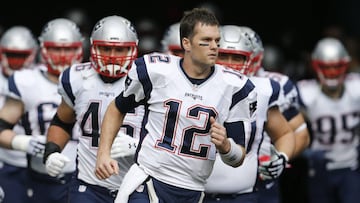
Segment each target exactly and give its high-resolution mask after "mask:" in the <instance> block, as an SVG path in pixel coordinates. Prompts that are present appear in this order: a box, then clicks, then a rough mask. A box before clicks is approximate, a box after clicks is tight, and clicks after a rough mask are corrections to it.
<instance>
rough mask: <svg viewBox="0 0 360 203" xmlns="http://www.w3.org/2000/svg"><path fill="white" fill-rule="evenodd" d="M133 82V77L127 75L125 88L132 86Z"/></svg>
mask: <svg viewBox="0 0 360 203" xmlns="http://www.w3.org/2000/svg"><path fill="white" fill-rule="evenodd" d="M131 82H132V79H131V78H130V77H129V76H127V77H126V80H125V90H127V89H128V87H129V86H130V84H131Z"/></svg>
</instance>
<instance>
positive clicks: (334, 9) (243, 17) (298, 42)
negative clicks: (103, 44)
mask: <svg viewBox="0 0 360 203" xmlns="http://www.w3.org/2000/svg"><path fill="white" fill-rule="evenodd" d="M43 1H44V3H39V2H33V1H26V2H18V1H13V2H7V4H8V5H7V6H5V5H4V4H2V6H1V9H0V25H1V26H3V27H5V28H7V27H9V26H12V25H15V24H22V25H26V26H28V27H30V28H31V29H32V30H33V32H34V34H35V35H36V36H38V35H39V34H40V30H41V28H42V26H43V25H44V24H45V23H46V22H47V21H49V20H51V19H53V18H55V17H62V16H64V14H65V13H66V11H68V10H69V9H71V8H82V9H84V10H85V11H86V13H87V14H88V17H89V19H88V22H89V25H90V27H92V26H93V25H94V24H95V22H96V21H97V20H99V19H100V18H102V17H105V16H107V15H113V14H117V15H122V16H124V17H127V18H128V19H129V20H131V21H133V22H134V24H136V22H137V21H139V20H140V19H143V18H150V19H153V20H155V21H156V22H157V24H158V31H159V33H161V34H162V32H163V31H164V29H165V28H166V27H167V26H168V25H170V24H171V23H174V22H176V21H179V20H180V18H181V16H182V13H183V11H184V10H189V9H191V8H193V7H195V6H198V5H200V4H203V3H205V2H211V3H212V4H213V5H215V6H216V7H217V8H218V10H219V13H220V15H219V16H220V21H221V23H222V24H239V25H247V26H249V27H252V28H253V29H254V30H255V31H257V32H258V33H259V34H260V36H261V37H262V39H263V41H264V42H265V43H284V42H281V41H283V40H285V39H284V38H286V37H288V38H289V37H290V38H291V39H290V40H292V39H294V40H293V41H294V44H293V45H292V46H294V48H295V47H298V48H300V49H302V48H304V49H310V48H312V45H313V44H314V41H316V40H318V39H319V37H321V35H322V31H323V30H324V28H325V27H327V26H330V25H341V26H342V27H343V28H344V29H345V30H346V32H347V33H349V34H351V35H356V36H358V35H359V34H360V1H356V0H341V1H340V0H330V1H325V0H318V1H316V0H302V1H300V0H297V1H270V0H268V1H254V0H252V1H236V0H232V1H226V0H222V1H219V0H213V1H187V0H182V1H180V0H167V1H166V0H163V1H156V0H153V1H151V0H150V1H148V0H143V1H134V0H130V1H124V0H118V1H107V0H104V1H101V0H100V1H99V0H91V1H90V0H89V1H88V2H87V3H85V4H84V3H80V2H76V1H72V2H70V1H59V0H58V1H47V0H43ZM288 40H289V39H288Z"/></svg>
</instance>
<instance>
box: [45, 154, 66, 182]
mask: <svg viewBox="0 0 360 203" xmlns="http://www.w3.org/2000/svg"><path fill="white" fill-rule="evenodd" d="M68 162H70V159H69V158H68V157H66V156H65V155H63V154H61V153H59V152H54V153H52V154H50V155H49V156H48V158H47V160H46V162H45V167H46V172H47V173H48V174H49V175H50V176H52V177H56V176H58V175H60V174H61V171H62V169H63V168H64V167H65V165H66V164H67V163H68Z"/></svg>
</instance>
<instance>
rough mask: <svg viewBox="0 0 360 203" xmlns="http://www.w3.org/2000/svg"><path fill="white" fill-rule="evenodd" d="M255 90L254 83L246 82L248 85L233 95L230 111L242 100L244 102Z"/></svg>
mask: <svg viewBox="0 0 360 203" xmlns="http://www.w3.org/2000/svg"><path fill="white" fill-rule="evenodd" d="M254 88H255V86H254V84H253V83H252V82H250V80H247V81H246V84H245V85H244V87H243V88H241V90H240V91H238V92H236V93H235V94H234V95H233V98H232V101H231V105H230V109H232V107H234V106H235V105H236V104H237V103H239V102H240V101H241V100H243V99H244V98H246V97H247V96H248V95H249V93H250V92H251V91H252V90H253V89H254Z"/></svg>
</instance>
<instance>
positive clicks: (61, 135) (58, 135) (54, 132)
mask: <svg viewBox="0 0 360 203" xmlns="http://www.w3.org/2000/svg"><path fill="white" fill-rule="evenodd" d="M69 140H70V135H69V133H67V132H66V131H65V130H64V129H62V128H61V127H59V126H56V125H50V127H49V129H48V133H47V140H46V142H53V143H55V144H57V145H58V146H59V147H60V149H61V150H62V149H64V147H65V145H66V143H67V142H68V141H69Z"/></svg>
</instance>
